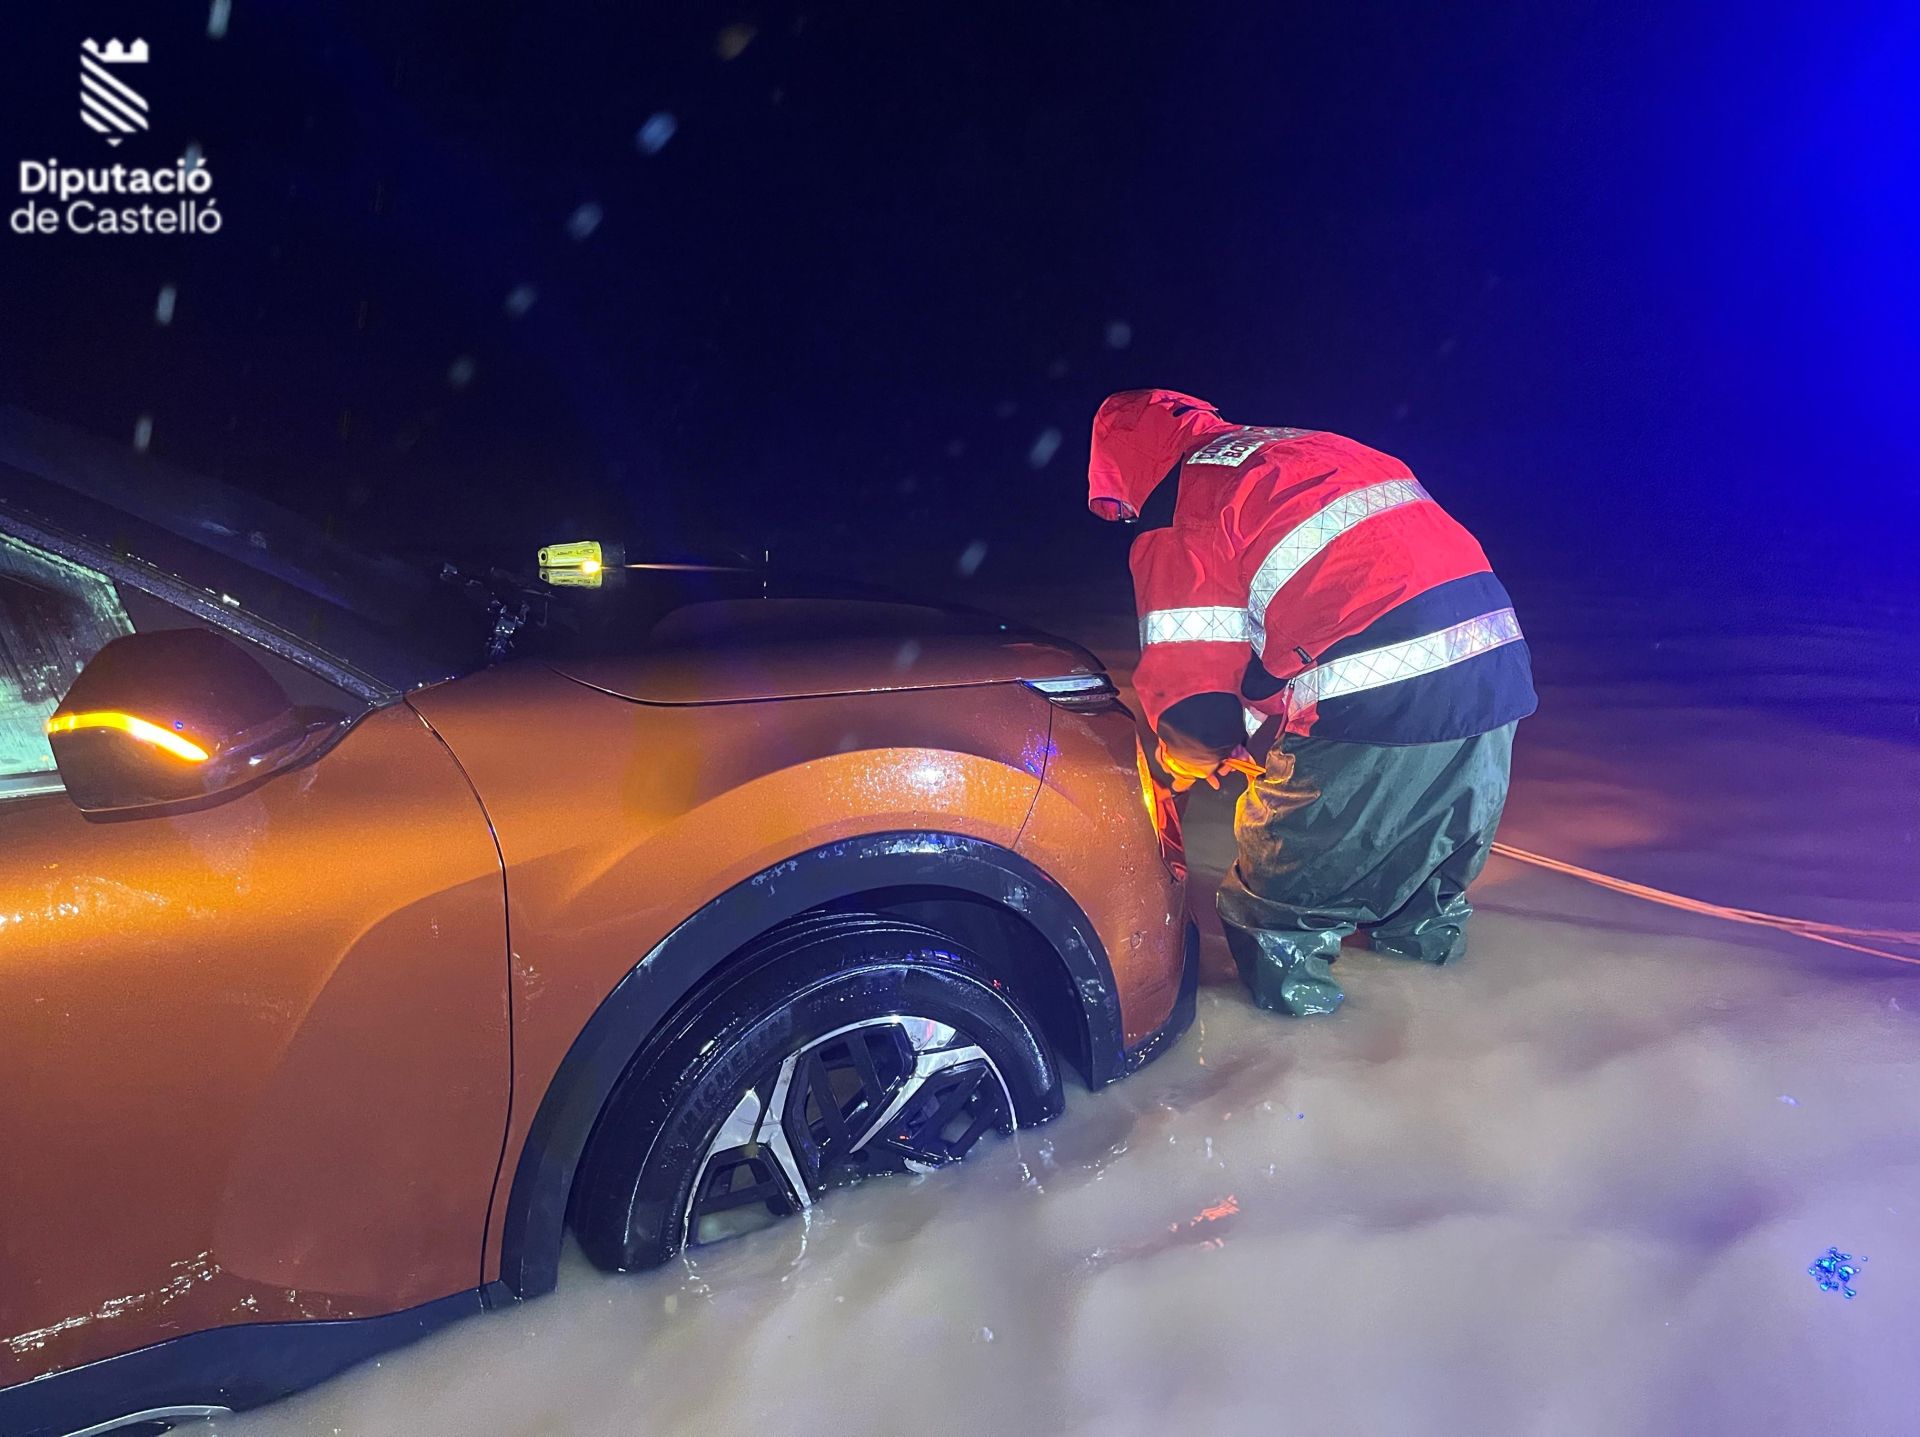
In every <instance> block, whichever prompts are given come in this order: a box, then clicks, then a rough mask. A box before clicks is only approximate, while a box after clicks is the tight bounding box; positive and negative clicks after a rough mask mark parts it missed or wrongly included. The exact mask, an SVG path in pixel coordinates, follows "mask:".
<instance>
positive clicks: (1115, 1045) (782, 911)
mask: <svg viewBox="0 0 1920 1437" xmlns="http://www.w3.org/2000/svg"><path fill="white" fill-rule="evenodd" d="M909 886H911V887H925V888H935V889H941V890H946V891H948V892H950V893H955V894H963V895H971V896H973V897H977V898H982V899H986V900H988V901H990V902H993V903H996V904H999V905H1001V906H1002V907H1004V908H1006V909H1008V910H1011V911H1012V912H1014V913H1017V914H1019V915H1020V916H1021V918H1023V919H1024V920H1025V921H1026V922H1027V923H1029V924H1031V925H1032V927H1033V928H1034V929H1035V930H1036V931H1037V932H1038V933H1039V934H1040V935H1041V936H1042V937H1043V938H1044V939H1045V940H1046V942H1047V943H1048V945H1049V946H1050V947H1051V948H1052V950H1053V951H1054V953H1055V954H1057V955H1058V957H1059V960H1060V962H1061V964H1062V965H1063V966H1064V967H1065V969H1066V971H1067V973H1068V974H1069V976H1070V977H1071V979H1072V982H1073V986H1074V990H1075V992H1076V994H1077V995H1078V997H1079V1000H1080V1008H1081V1013H1082V1017H1083V1021H1084V1023H1085V1027H1086V1039H1087V1045H1086V1051H1087V1054H1088V1062H1087V1067H1086V1071H1085V1073H1084V1074H1083V1076H1084V1077H1085V1079H1086V1080H1087V1082H1088V1084H1089V1086H1093V1087H1099V1086H1102V1085H1104V1084H1105V1083H1108V1082H1111V1081H1112V1080H1113V1079H1115V1078H1117V1077H1120V1076H1121V1075H1123V1074H1124V1073H1125V1072H1126V1071H1128V1068H1129V1059H1128V1054H1127V1051H1126V1047H1125V1043H1124V1038H1123V1033H1122V1026H1121V1016H1120V1003H1119V997H1118V994H1117V992H1116V989H1115V985H1114V979H1113V971H1112V968H1111V967H1110V966H1109V963H1108V959H1107V953H1106V949H1105V946H1104V945H1103V944H1102V943H1101V942H1100V939H1099V937H1098V935H1097V934H1096V932H1095V930H1094V926H1093V924H1092V923H1091V922H1090V921H1089V919H1088V918H1087V915H1086V914H1085V913H1084V912H1083V911H1082V910H1081V908H1080V905H1079V904H1078V903H1076V902H1075V901H1074V900H1073V898H1072V897H1071V896H1070V895H1069V894H1068V893H1067V891H1066V890H1065V889H1064V888H1061V887H1060V886H1059V885H1058V884H1057V883H1055V882H1054V881H1053V880H1052V879H1050V878H1049V877H1047V875H1046V874H1045V873H1043V872H1041V871H1040V869H1038V868H1036V867H1035V866H1034V865H1033V864H1032V863H1030V862H1028V861H1027V860H1026V859H1024V858H1022V857H1021V856H1020V855H1019V854H1017V853H1015V852H1013V851H1012V850H1011V849H1008V848H1004V847H1001V846H1000V845H998V844H994V843H990V842H987V841H985V840H982V839H978V838H969V837H965V836H962V835H959V834H952V833H940V832H891V833H876V834H868V835H864V836H861V837H857V838H848V839H843V840H841V841H839V842H835V843H829V844H826V845H824V846H821V847H818V848H813V849H810V850H807V851H805V852H802V853H797V854H794V855H793V856H791V857H789V858H786V859H784V860H782V861H781V862H779V863H777V864H774V865H772V866H771V867H769V868H766V869H764V870H763V871H761V872H760V873H757V874H755V875H753V876H752V877H750V878H747V879H744V880H743V881H741V882H740V883H738V884H736V885H735V886H734V887H733V888H731V889H729V890H728V891H727V892H725V893H723V894H721V895H720V896H719V897H717V898H715V899H713V900H712V901H711V902H709V903H707V904H705V905H704V906H703V907H701V908H700V909H699V910H698V911H696V912H695V913H693V914H692V915H691V916H690V917H688V918H687V919H686V920H685V921H683V922H682V923H680V924H679V925H678V926H677V927H676V928H674V929H673V931H672V932H670V933H669V934H668V935H667V936H666V937H665V938H663V939H662V940H661V941H660V942H659V943H658V944H657V945H656V946H655V947H654V949H653V951H652V952H650V953H648V954H647V955H646V957H645V958H643V959H642V960H641V961H640V962H639V963H637V964H635V965H634V967H633V968H632V970H631V971H629V972H628V973H627V975H626V976H625V977H624V978H623V979H621V980H620V982H619V983H618V984H616V985H615V987H614V989H613V991H612V992H611V993H609V994H608V995H607V997H606V998H605V1000H604V1001H602V1002H601V1004H600V1006H599V1007H598V1008H597V1009H596V1010H595V1011H594V1013H593V1015H592V1017H591V1018H589V1019H588V1020H587V1022H586V1024H585V1025H584V1026H583V1027H582V1028H581V1030H580V1034H579V1036H578V1037H577V1038H576V1039H575V1040H574V1042H573V1045H572V1046H571V1047H570V1048H569V1049H568V1051H567V1054H566V1056H565V1058H564V1059H562V1061H561V1063H560V1066H559V1069H558V1070H557V1071H556V1073H555V1075H554V1078H553V1080H552V1082H551V1083H549V1084H548V1086H547V1090H546V1092H545V1094H544V1095H543V1096H542V1097H541V1100H540V1104H539V1107H538V1109H537V1111H536V1113H535V1116H534V1118H533V1121H532V1124H531V1126H530V1128H529V1130H528V1134H527V1140H526V1142H525V1143H524V1145H523V1146H522V1148H521V1151H520V1156H519V1161H518V1163H517V1165H516V1168H515V1171H514V1177H513V1182H512V1186H511V1188H510V1190H509V1195H508V1199H507V1210H506V1220H505V1224H504V1227H503V1229H502V1233H501V1252H500V1278H499V1281H498V1282H497V1283H494V1284H490V1285H489V1289H488V1292H489V1296H490V1298H491V1299H492V1300H499V1299H501V1298H508V1299H511V1298H525V1297H532V1296H535V1295H537V1294H539V1293H543V1292H547V1291H550V1290H551V1289H552V1288H553V1286H554V1284H555V1281H556V1280H557V1277H558V1272H559V1263H560V1250H561V1239H562V1235H563V1232H564V1228H565V1223H566V1214H567V1200H568V1195H569V1193H570V1191H571V1189H572V1185H573V1175H574V1170H575V1168H576V1166H577V1165H578V1163H579V1160H580V1154H581V1152H582V1150H583V1149H584V1148H585V1146H586V1143H587V1139H588V1138H589V1136H590V1135H591V1134H592V1131H593V1125H594V1122H595V1120H596V1119H597V1118H598V1117H599V1115H600V1111H601V1109H602V1107H603V1106H604V1105H605V1103H606V1100H607V1097H608V1095H609V1094H610V1093H611V1092H612V1091H613V1088H614V1085H615V1083H617V1082H618V1081H619V1078H620V1075H621V1074H622V1073H623V1072H624V1071H625V1070H626V1068H627V1065H628V1064H629V1063H630V1062H631V1061H632V1060H633V1057H634V1055H635V1053H637V1052H638V1051H639V1050H640V1048H641V1047H642V1046H643V1045H644V1044H645V1042H646V1041H647V1039H648V1037H649V1036H650V1035H651V1034H652V1033H653V1032H654V1030H655V1029H656V1028H657V1027H658V1026H659V1024H660V1023H661V1022H662V1021H663V1020H664V1019H665V1018H666V1016H667V1015H668V1013H669V1012H671V1011H672V1009H673V1007H674V1006H675V1004H677V1003H678V1002H679V1001H680V1000H681V999H682V998H684V997H685V996H686V995H687V994H688V993H690V992H691V991H692V990H693V989H694V988H695V987H696V986H698V985H699V983H700V982H701V981H702V980H703V979H705V978H706V977H707V976H708V975H709V974H710V973H712V972H714V971H715V970H716V969H717V968H719V967H720V966H721V965H722V964H724V963H725V962H726V961H727V959H728V958H729V957H731V956H732V955H734V954H735V953H737V952H739V951H740V950H741V949H742V948H744V947H746V946H747V945H748V944H750V943H751V942H752V941H753V940H754V939H755V938H757V937H759V936H760V935H761V934H763V933H765V932H767V931H768V930H770V929H772V928H775V927H777V926H778V925H779V924H781V923H783V922H786V921H787V920H789V919H791V918H794V917H797V916H799V915H800V914H802V913H806V912H808V911H809V910H812V909H815V908H818V907H819V906H820V905H822V904H824V903H828V902H831V901H832V900H834V899H835V898H839V897H843V896H845V895H847V894H849V893H858V892H862V891H868V890H873V889H879V888H890V887H909Z"/></svg>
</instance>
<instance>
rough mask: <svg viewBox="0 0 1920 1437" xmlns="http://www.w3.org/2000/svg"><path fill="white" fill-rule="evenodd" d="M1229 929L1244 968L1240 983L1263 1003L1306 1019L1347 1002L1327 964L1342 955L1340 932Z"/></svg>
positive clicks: (1240, 966)
mask: <svg viewBox="0 0 1920 1437" xmlns="http://www.w3.org/2000/svg"><path fill="white" fill-rule="evenodd" d="M1225 928H1226V934H1227V949H1228V951H1229V952H1231V953H1232V954H1233V962H1234V966H1235V967H1236V968H1238V969H1239V970H1240V981H1241V982H1243V983H1245V984H1246V985H1247V990H1248V991H1249V992H1250V993H1252V994H1253V1001H1254V1002H1255V1003H1256V1004H1258V1005H1259V1006H1260V1007H1262V1008H1266V1009H1269V1010H1271V1011H1273V1012H1276V1013H1291V1014H1292V1015H1293V1016H1294V1017H1296V1018H1306V1017H1310V1016H1312V1015H1314V1014H1317V1013H1331V1012H1332V1011H1333V1010H1334V1009H1336V1008H1338V1007H1339V1006H1340V1004H1341V1003H1342V1001H1344V1000H1345V998H1346V996H1347V995H1346V994H1344V993H1342V992H1341V991H1340V985H1339V984H1338V983H1336V982H1334V981H1333V971H1332V969H1331V968H1329V967H1328V964H1330V963H1331V962H1332V961H1333V959H1335V958H1337V957H1339V956H1340V937H1341V935H1340V933H1339V932H1338V931H1337V930H1335V931H1328V932H1318V933H1314V932H1306V933H1287V932H1281V931H1278V930H1275V929H1272V928H1255V929H1245V928H1236V927H1235V926H1234V925H1233V924H1231V923H1229V924H1226V925H1225Z"/></svg>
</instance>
